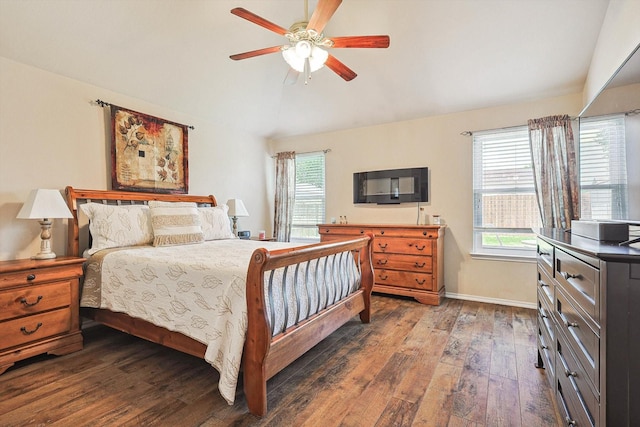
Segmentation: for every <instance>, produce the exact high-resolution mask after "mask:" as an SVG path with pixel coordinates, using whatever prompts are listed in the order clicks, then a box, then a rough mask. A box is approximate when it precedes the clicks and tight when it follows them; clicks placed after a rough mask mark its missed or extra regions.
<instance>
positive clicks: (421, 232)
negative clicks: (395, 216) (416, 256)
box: [371, 227, 438, 239]
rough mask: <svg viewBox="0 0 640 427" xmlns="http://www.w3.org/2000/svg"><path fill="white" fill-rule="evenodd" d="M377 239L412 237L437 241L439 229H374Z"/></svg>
mask: <svg viewBox="0 0 640 427" xmlns="http://www.w3.org/2000/svg"><path fill="white" fill-rule="evenodd" d="M371 231H373V234H374V236H375V237H411V238H418V239H424V238H428V239H437V238H438V229H437V228H435V229H434V228H420V227H412V228H393V227H373V228H372V229H371Z"/></svg>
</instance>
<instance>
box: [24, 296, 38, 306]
mask: <svg viewBox="0 0 640 427" xmlns="http://www.w3.org/2000/svg"><path fill="white" fill-rule="evenodd" d="M41 299H42V295H38V299H36V302H28V301H27V299H26V298H20V302H21V303H22V304H24V306H25V307H33V306H34V305H36V304H37V303H39V302H40V300H41Z"/></svg>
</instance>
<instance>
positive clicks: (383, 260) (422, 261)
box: [373, 253, 433, 273]
mask: <svg viewBox="0 0 640 427" xmlns="http://www.w3.org/2000/svg"><path fill="white" fill-rule="evenodd" d="M373 268H374V269H376V268H385V269H390V270H410V271H414V272H416V273H431V272H432V271H433V259H432V258H431V257H429V256H419V255H401V254H394V255H388V254H386V253H374V254H373Z"/></svg>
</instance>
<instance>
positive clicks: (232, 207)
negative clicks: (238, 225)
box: [227, 199, 249, 217]
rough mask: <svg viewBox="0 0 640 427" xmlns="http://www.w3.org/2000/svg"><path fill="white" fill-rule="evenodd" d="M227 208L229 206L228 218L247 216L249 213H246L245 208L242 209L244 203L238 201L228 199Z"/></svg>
mask: <svg viewBox="0 0 640 427" xmlns="http://www.w3.org/2000/svg"><path fill="white" fill-rule="evenodd" d="M227 206H229V213H228V215H229V216H235V217H240V216H249V212H247V208H245V207H244V203H242V200H240V199H229V200H227Z"/></svg>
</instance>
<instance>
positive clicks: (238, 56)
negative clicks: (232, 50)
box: [229, 46, 282, 61]
mask: <svg viewBox="0 0 640 427" xmlns="http://www.w3.org/2000/svg"><path fill="white" fill-rule="evenodd" d="M281 50H282V46H272V47H265V48H264V49H258V50H252V51H249V52H243V53H236V54H235V55H231V56H229V58H231V59H233V60H234V61H239V60H240V59H247V58H253V57H254V56H260V55H266V54H268V53H276V52H280V51H281Z"/></svg>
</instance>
